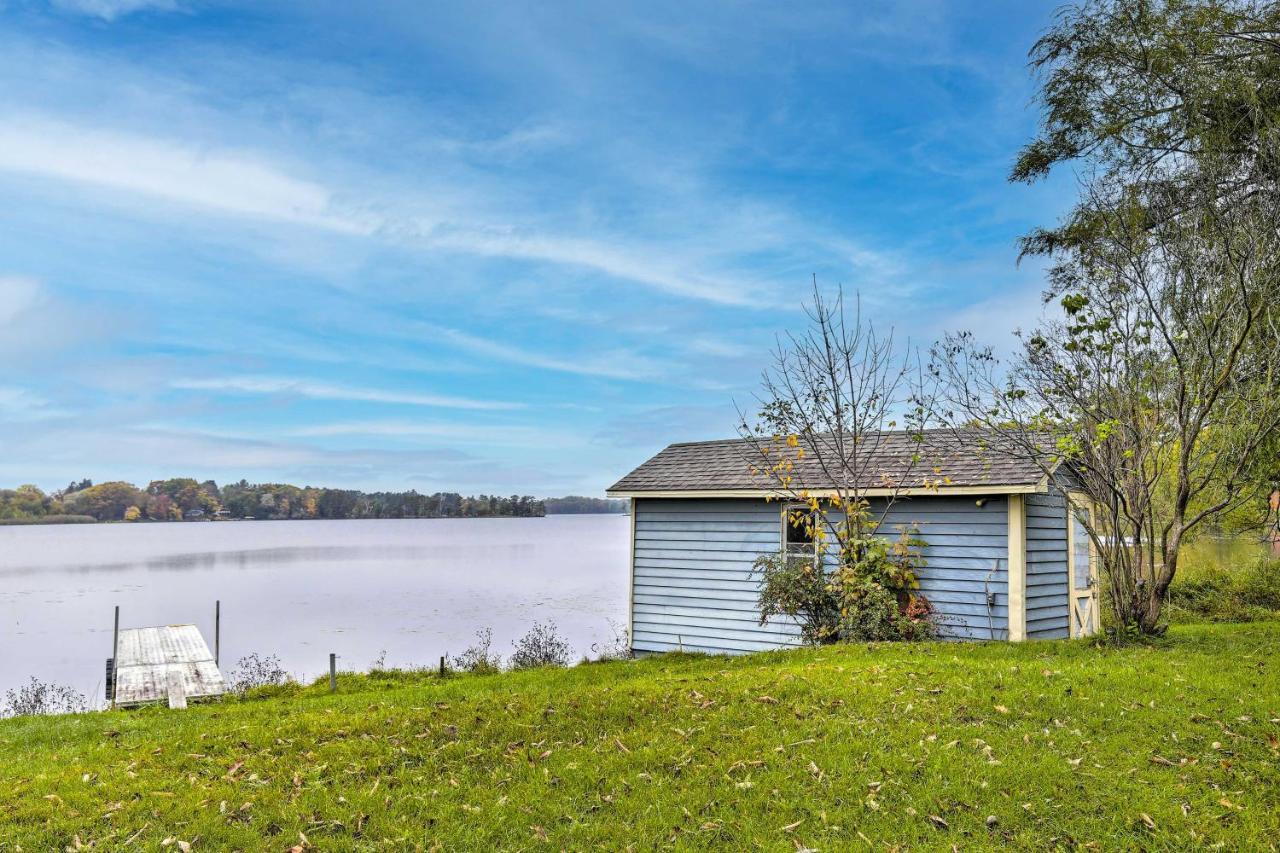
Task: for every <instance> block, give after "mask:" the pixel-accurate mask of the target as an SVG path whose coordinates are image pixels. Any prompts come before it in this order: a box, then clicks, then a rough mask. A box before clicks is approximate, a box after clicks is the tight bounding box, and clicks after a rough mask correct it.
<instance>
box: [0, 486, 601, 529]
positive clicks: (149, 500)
mask: <svg viewBox="0 0 1280 853" xmlns="http://www.w3.org/2000/svg"><path fill="white" fill-rule="evenodd" d="M567 500H577V499H567ZM546 513H547V507H546V505H545V503H544V502H543V501H541V500H538V499H537V498H533V497H530V496H529V495H511V496H510V497H501V496H499V495H479V496H474V497H464V496H463V495H460V494H457V493H455V492H436V493H435V494H432V495H422V494H418V493H417V492H415V491H408V492H360V491H356V490H354V489H322V488H314V487H311V486H303V487H298V486H292V485H289V484H287V483H249V482H247V481H245V480H241V481H240V482H238V483H232V484H230V485H226V486H222V487H221V488H219V487H218V484H217V483H215V482H213V481H212V480H206V481H204V482H198V481H196V480H194V479H191V478H190V477H177V478H174V479H171V480H153V481H151V482H150V483H149V484H148V485H147V487H146V488H145V489H140V488H138V487H137V486H135V485H133V484H132V483H125V482H121V481H113V482H109V483H98V484H94V483H93V482H92V481H91V480H81V481H79V482H73V483H70V484H68V485H67V487H66V488H65V489H59V490H57V491H55V492H52V493H50V494H45V492H43V491H41V490H40V489H39V488H37V487H36V486H30V485H27V486H19V487H18V488H16V489H0V524H4V523H9V524H13V523H24V522H27V523H58V522H63V523H66V522H68V521H71V520H72V519H73V518H74V519H75V520H82V521H89V520H96V521H197V520H207V519H220V518H221V519H227V518H263V519H307V518H495V517H521V518H524V517H535V516H543V515H546Z"/></svg>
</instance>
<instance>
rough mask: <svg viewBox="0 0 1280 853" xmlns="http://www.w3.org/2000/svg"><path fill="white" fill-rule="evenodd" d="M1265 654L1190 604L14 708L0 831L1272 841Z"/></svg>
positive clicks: (646, 841)
mask: <svg viewBox="0 0 1280 853" xmlns="http://www.w3.org/2000/svg"><path fill="white" fill-rule="evenodd" d="M1278 670H1280V623H1269V624H1256V625H1247V626H1186V627H1180V628H1177V629H1175V631H1174V633H1173V636H1172V637H1171V638H1170V639H1169V640H1168V641H1166V642H1164V643H1162V644H1160V645H1158V646H1155V647H1132V648H1126V649H1120V650H1116V649H1097V648H1094V647H1093V646H1090V645H1086V644H1083V643H1061V642H1055V643H1028V644H1025V645H1022V646H1009V645H999V644H995V645H963V646H962V645H942V644H933V645H920V646H911V647H905V646H896V647H875V648H868V647H862V646H858V647H846V648H840V649H823V650H814V651H808V650H806V651H799V652H790V653H777V654H764V655H756V656H751V657H746V658H738V659H726V658H696V657H692V656H683V657H677V656H669V657H665V658H655V659H649V660H645V661H641V662H638V663H612V664H601V665H592V666H581V667H577V668H574V669H572V670H567V671H555V670H549V671H537V672H525V673H519V674H514V675H499V676H486V677H469V676H465V677H454V678H449V679H446V680H444V681H440V680H438V679H435V678H432V677H429V676H407V675H394V674H389V675H385V676H372V677H368V678H357V677H354V676H353V677H349V678H347V679H345V681H346V683H345V684H344V685H343V686H342V689H341V690H340V692H339V693H338V695H337V696H330V695H328V694H327V693H326V692H325V690H324V689H322V688H318V687H311V688H306V689H298V690H295V691H285V692H284V693H283V694H282V695H277V696H274V697H270V698H257V699H250V700H241V701H227V702H224V703H222V704H217V705H207V706H204V707H200V708H193V709H191V710H188V711H185V712H169V711H167V710H162V709H152V710H147V711H144V712H135V713H114V714H88V715H79V716H75V717H64V718H44V719H22V720H12V721H7V722H4V723H0V849H3V850H9V849H16V848H15V847H14V846H13V845H14V844H15V843H16V844H20V845H21V846H22V847H23V848H24V849H27V850H45V849H55V848H56V849H59V850H61V849H63V848H64V847H66V846H67V845H72V846H74V845H75V843H76V838H77V837H78V838H79V840H80V842H82V843H84V844H86V845H88V844H90V843H93V842H96V843H97V845H98V847H99V848H108V849H117V848H120V847H124V846H125V842H126V841H127V840H130V839H131V840H132V841H133V842H135V843H136V844H137V845H139V846H146V847H150V848H152V849H155V848H156V846H157V844H158V842H160V841H162V840H163V839H166V838H173V839H180V840H182V841H186V842H190V843H191V844H192V846H193V849H195V850H200V849H234V848H237V847H239V848H244V849H254V850H257V849H276V850H287V849H288V848H289V847H290V845H292V844H297V843H300V838H299V833H300V832H301V833H303V834H305V836H306V838H307V839H309V840H310V843H312V844H314V845H315V846H316V847H317V848H319V849H324V850H330V849H382V848H391V849H404V848H406V847H409V848H412V847H413V846H414V844H418V843H420V844H421V845H422V846H424V847H430V846H431V845H432V842H433V841H440V842H442V843H443V846H444V847H445V848H447V849H483V848H488V847H494V846H498V847H504V848H528V849H539V848H541V847H543V846H544V844H546V843H547V842H549V843H550V844H552V845H554V846H555V847H557V848H562V849H563V848H567V849H583V848H590V847H594V846H597V845H598V846H600V847H604V848H607V849H620V848H623V847H625V846H626V845H627V844H629V843H634V844H635V845H636V847H637V848H648V847H652V846H654V845H657V844H663V843H666V842H674V843H676V844H677V845H679V846H684V847H702V846H710V845H726V846H732V847H736V848H765V849H794V848H795V847H796V846H797V845H798V844H803V845H808V846H809V847H813V848H817V849H821V850H831V849H841V848H849V847H856V846H865V845H866V844H867V843H868V842H872V843H874V846H877V847H878V846H881V845H882V843H886V842H887V843H902V844H905V845H908V846H915V847H927V848H935V847H941V848H949V847H950V846H951V845H952V844H956V845H959V846H960V847H962V848H965V849H973V848H976V847H985V846H992V847H994V846H997V845H1000V844H1008V843H1013V844H1018V845H1025V846H1036V847H1044V846H1053V845H1054V844H1058V845H1062V846H1070V845H1072V844H1073V843H1076V844H1087V843H1089V842H1098V843H1099V844H1100V845H1101V846H1102V847H1103V848H1105V849H1116V848H1123V847H1144V848H1149V849H1164V848H1183V847H1187V846H1192V845H1194V844H1196V843H1197V842H1198V841H1201V840H1204V841H1205V842H1207V843H1213V842H1223V843H1224V844H1225V845H1226V847H1227V848H1228V849H1242V848H1255V849H1256V848H1261V849H1275V845H1276V844H1277V843H1278V842H1277V839H1280V753H1278V752H1277V749H1278V747H1280V742H1278V741H1277V740H1276V738H1277V736H1278V735H1280V720H1278V719H1277V718H1280V672H1278ZM988 815H993V816H995V818H996V823H995V825H994V826H993V827H988V826H987V824H986V818H987V816H988ZM931 816H933V817H931ZM934 818H936V820H935V819H934ZM1148 821H1149V823H1148ZM167 849H176V845H175V846H174V847H170V848H167Z"/></svg>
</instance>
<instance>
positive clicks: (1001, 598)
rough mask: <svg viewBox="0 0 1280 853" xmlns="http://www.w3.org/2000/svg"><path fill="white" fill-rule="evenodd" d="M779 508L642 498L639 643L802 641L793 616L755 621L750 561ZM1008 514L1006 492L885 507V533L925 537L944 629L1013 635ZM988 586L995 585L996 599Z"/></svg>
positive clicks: (655, 646) (931, 591) (928, 590)
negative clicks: (914, 532) (910, 531)
mask: <svg viewBox="0 0 1280 853" xmlns="http://www.w3.org/2000/svg"><path fill="white" fill-rule="evenodd" d="M875 509H876V508H875V507H873V511H875ZM781 512H782V510H781V507H780V505H779V504H778V503H776V502H773V503H770V502H766V501H762V500H750V499H743V500H727V499H681V500H667V499H647V498H641V499H637V500H636V504H635V579H634V585H633V588H632V591H631V595H632V612H633V625H632V644H633V646H634V647H635V649H636V650H637V651H644V652H657V651H668V650H673V649H678V648H683V649H685V650H691V651H708V652H743V651H754V650H757V649H764V648H777V647H779V646H795V645H799V644H800V637H799V633H800V632H799V626H798V625H797V624H796V623H795V622H794V620H790V619H786V618H782V619H774V620H770V621H769V623H768V624H766V625H760V624H759V609H758V598H757V592H758V589H759V579H758V578H757V577H756V576H754V573H753V566H752V564H753V563H754V561H755V559H756V558H757V557H758V556H760V555H761V554H765V553H772V552H774V551H776V550H777V548H778V546H779V544H780V540H781ZM1007 522H1008V508H1007V503H1006V501H1005V499H1004V498H1002V497H993V498H990V499H988V500H987V501H985V502H984V505H983V506H978V504H977V500H976V499H975V498H970V497H965V498H950V497H932V496H931V497H922V498H911V499H906V500H903V501H901V502H899V503H898V504H896V505H895V506H894V507H893V508H892V509H891V510H890V512H889V513H888V515H887V516H886V517H885V526H884V528H883V530H884V531H885V535H886V536H896V535H897V530H898V528H899V527H900V526H903V525H908V526H911V527H914V528H916V529H918V530H919V531H920V537H921V538H922V539H924V540H925V541H926V542H927V546H926V547H925V549H924V557H925V566H924V567H923V568H922V569H921V571H920V591H921V592H922V593H923V594H924V595H925V596H926V597H928V599H929V601H930V602H932V604H933V606H934V608H935V610H936V611H937V612H938V614H939V616H940V621H941V630H942V633H943V635H944V636H947V637H951V638H956V639H990V638H992V637H993V636H994V637H995V638H997V639H1000V638H1003V637H1005V636H1006V635H1007V628H1008V607H1007V605H1008V596H1007V592H1008V582H1007V576H1006V571H1005V569H1006V563H1007V557H1008V545H1007V541H1008V540H1007ZM1031 582H1032V581H1031V580H1030V579H1029V583H1031ZM988 589H989V590H990V591H991V592H993V593H995V594H996V605H995V607H993V608H988V607H987V602H986V592H987V590H988Z"/></svg>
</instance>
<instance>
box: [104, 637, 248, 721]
mask: <svg viewBox="0 0 1280 853" xmlns="http://www.w3.org/2000/svg"><path fill="white" fill-rule="evenodd" d="M107 666H108V679H107V698H108V699H110V698H112V686H113V685H112V681H113V680H114V693H115V697H114V698H115V703H116V705H123V706H126V707H127V706H130V705H142V704H145V703H147V702H159V701H161V700H164V699H168V701H169V705H170V707H185V705H186V701H187V700H188V699H200V698H206V697H210V696H220V695H222V694H223V693H224V692H226V689H227V685H226V682H225V681H224V680H223V678H222V673H221V672H220V671H219V670H218V664H217V663H216V662H215V661H214V656H213V653H212V652H210V651H209V646H208V645H207V644H206V643H205V641H204V637H203V636H201V634H200V630H199V629H198V628H196V626H195V625H163V626H159V627H152V628H125V629H124V630H122V631H120V639H119V649H118V652H117V658H116V660H115V661H112V660H111V659H108V660H107Z"/></svg>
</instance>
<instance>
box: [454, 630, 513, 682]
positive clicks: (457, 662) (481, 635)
mask: <svg viewBox="0 0 1280 853" xmlns="http://www.w3.org/2000/svg"><path fill="white" fill-rule="evenodd" d="M492 645H493V629H492V628H481V629H480V630H479V631H476V642H475V644H474V645H471V646H468V647H467V649H466V650H465V651H463V653H462V654H460V655H457V656H456V657H454V658H453V659H452V665H453V668H454V669H457V670H461V671H462V672H470V673H474V674H476V675H489V674H491V673H495V672H501V671H502V657H501V656H500V655H495V654H490V652H489V649H490V648H491V647H492Z"/></svg>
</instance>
